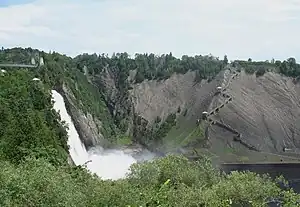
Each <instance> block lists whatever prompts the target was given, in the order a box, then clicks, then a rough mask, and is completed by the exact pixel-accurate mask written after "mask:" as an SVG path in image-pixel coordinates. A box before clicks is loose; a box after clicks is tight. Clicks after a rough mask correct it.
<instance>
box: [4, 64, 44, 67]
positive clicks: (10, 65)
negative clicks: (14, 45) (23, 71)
mask: <svg viewBox="0 0 300 207" xmlns="http://www.w3.org/2000/svg"><path fill="white" fill-rule="evenodd" d="M0 67H10V68H11V67H14V68H37V67H38V65H26V64H0Z"/></svg>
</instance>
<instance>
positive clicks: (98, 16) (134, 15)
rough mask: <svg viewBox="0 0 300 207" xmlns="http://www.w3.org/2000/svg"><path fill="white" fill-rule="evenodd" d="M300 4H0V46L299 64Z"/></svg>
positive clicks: (182, 0)
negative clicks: (210, 56)
mask: <svg viewBox="0 0 300 207" xmlns="http://www.w3.org/2000/svg"><path fill="white" fill-rule="evenodd" d="M299 18H300V0H251V1H250V0H248V1H246V0H226V1H225V0H36V1H29V0H0V44H2V46H4V47H15V46H21V47H29V46H30V47H33V48H38V49H42V50H44V51H46V52H48V51H49V50H52V51H53V50H54V51H57V52H60V53H64V54H67V55H70V56H74V55H76V54H79V53H82V52H89V53H93V52H96V53H108V54H111V53H112V52H125V51H126V52H128V53H129V54H134V53H136V52H138V53H143V52H148V53H150V52H153V53H156V54H161V53H168V52H172V53H173V54H174V55H176V56H181V55H182V54H188V55H194V54H209V53H212V54H213V55H215V56H219V57H221V58H223V56H224V54H227V55H228V57H229V59H237V58H238V59H248V57H251V58H252V59H256V60H258V59H259V60H266V59H271V58H275V59H286V58H288V57H290V56H293V57H296V58H297V59H298V60H300V54H299V52H300V26H299V25H300V19H299Z"/></svg>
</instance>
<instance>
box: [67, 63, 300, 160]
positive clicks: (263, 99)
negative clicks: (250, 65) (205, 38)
mask: <svg viewBox="0 0 300 207" xmlns="http://www.w3.org/2000/svg"><path fill="white" fill-rule="evenodd" d="M233 71H235V69H233V68H230V67H228V68H227V69H226V70H224V71H222V72H220V73H219V74H218V75H217V76H216V77H215V78H214V79H213V80H212V81H210V82H208V81H204V80H202V81H201V82H195V75H196V74H195V72H191V71H190V72H187V73H185V74H173V75H172V76H171V77H170V78H168V79H166V80H160V81H158V80H151V81H148V80H146V81H143V82H142V83H139V84H133V83H131V84H130V87H129V90H128V91H122V89H120V88H118V81H119V79H118V78H119V77H118V74H116V73H115V72H114V71H113V70H110V69H109V68H105V70H103V73H102V74H101V75H98V76H94V77H89V80H90V82H91V83H92V84H95V85H97V86H98V87H99V89H100V92H101V93H103V95H104V97H105V101H106V104H107V106H108V108H109V110H110V112H111V114H112V115H113V117H114V118H115V119H116V120H117V119H118V120H117V122H118V124H119V126H123V127H124V129H123V131H126V134H127V135H130V136H133V137H134V138H135V140H137V141H140V142H143V139H144V137H145V136H146V135H147V133H150V130H151V129H152V128H153V126H154V125H155V126H157V123H156V120H157V118H158V117H159V119H160V120H161V121H160V122H159V124H158V126H159V125H162V123H163V122H164V121H165V120H166V119H167V117H168V116H169V115H170V114H175V115H176V123H175V125H174V126H172V127H171V128H170V130H169V131H168V133H167V134H166V135H164V137H157V138H159V139H160V138H161V140H162V141H161V142H159V145H158V146H156V149H157V150H159V151H163V152H184V151H185V150H186V149H189V150H190V149H193V148H197V149H199V151H200V152H201V153H206V154H207V155H210V156H214V157H218V159H223V160H224V161H249V160H256V161H263V160H276V161H278V160H291V159H298V158H297V157H298V153H300V150H299V149H300V131H299V130H300V125H299V121H300V120H299V118H300V102H299V99H300V86H299V84H297V83H294V82H293V80H292V79H291V78H287V77H284V76H282V75H279V74H276V73H272V72H267V73H266V74H264V75H263V76H261V77H256V76H255V75H248V74H246V73H245V72H243V71H242V72H237V71H235V72H233ZM235 73H236V75H235ZM132 76H134V71H131V73H130V76H129V78H128V82H129V83H130V82H131V81H130V80H131V79H132ZM233 77H234V78H233ZM217 87H222V89H226V91H223V92H221V93H218V91H217ZM62 90H63V92H64V94H65V97H66V99H67V101H68V103H69V105H70V111H71V113H72V117H73V119H74V123H75V126H76V127H78V128H79V132H80V135H81V137H82V138H83V141H84V142H85V144H86V145H87V146H92V145H97V144H101V145H105V144H106V141H105V140H106V139H105V138H104V137H103V135H102V134H101V126H102V125H101V122H100V121H99V120H98V119H95V117H93V116H92V115H91V114H84V113H83V112H81V111H80V110H77V109H76V107H74V104H73V102H72V99H73V97H72V93H71V92H70V91H69V90H68V88H67V87H66V86H64V87H63V89H62ZM229 99H230V100H229ZM216 108H218V110H217V111H214V110H215V109H216ZM204 111H207V112H208V113H210V112H214V113H212V114H211V115H209V120H207V121H205V120H202V112H204ZM120 117H121V118H120ZM139 122H140V123H139ZM120 123H121V124H120ZM122 124H123V125H122Z"/></svg>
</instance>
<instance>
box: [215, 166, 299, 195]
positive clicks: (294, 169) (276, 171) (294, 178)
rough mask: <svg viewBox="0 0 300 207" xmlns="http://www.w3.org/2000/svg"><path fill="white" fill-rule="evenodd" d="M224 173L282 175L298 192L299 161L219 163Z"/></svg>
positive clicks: (273, 176)
mask: <svg viewBox="0 0 300 207" xmlns="http://www.w3.org/2000/svg"><path fill="white" fill-rule="evenodd" d="M221 169H222V170H223V171H224V172H225V173H230V172H231V171H251V172H255V173H258V174H267V173H268V174H269V175H270V176H271V177H272V178H275V177H277V176H280V175H283V177H284V178H285V179H286V180H287V181H289V184H290V187H292V188H293V189H294V191H295V192H297V193H300V163H263V164H221Z"/></svg>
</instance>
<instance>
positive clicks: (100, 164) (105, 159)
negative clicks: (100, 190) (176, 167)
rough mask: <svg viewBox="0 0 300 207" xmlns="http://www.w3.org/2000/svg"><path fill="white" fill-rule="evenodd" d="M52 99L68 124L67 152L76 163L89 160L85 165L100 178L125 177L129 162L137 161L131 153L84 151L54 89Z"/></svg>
mask: <svg viewBox="0 0 300 207" xmlns="http://www.w3.org/2000/svg"><path fill="white" fill-rule="evenodd" d="M52 99H53V100H54V101H55V103H54V109H55V110H56V111H59V114H60V116H61V119H62V120H63V121H65V122H66V123H67V124H68V127H69V129H68V130H67V131H68V136H69V139H68V145H69V147H70V149H69V153H70V156H71V157H72V159H73V161H74V163H75V164H76V165H83V164H84V163H85V162H87V161H89V160H91V162H89V163H88V164H87V165H86V166H87V168H88V169H89V170H90V171H91V172H92V173H96V174H97V175H98V176H100V177H101V178H102V179H113V180H116V179H120V178H123V177H125V175H126V173H127V172H128V170H129V167H130V165H131V164H133V163H135V162H137V161H136V160H135V159H134V158H133V157H132V156H131V155H129V154H125V153H124V152H123V151H120V150H109V151H105V150H103V149H101V148H97V149H92V150H90V151H86V148H85V146H84V145H83V143H82V142H81V140H80V138H79V135H78V133H77V131H76V128H75V126H74V124H73V122H72V120H71V117H70V116H69V114H68V112H67V110H66V106H65V102H64V99H63V97H62V96H61V95H60V94H59V93H58V92H57V91H55V90H52Z"/></svg>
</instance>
